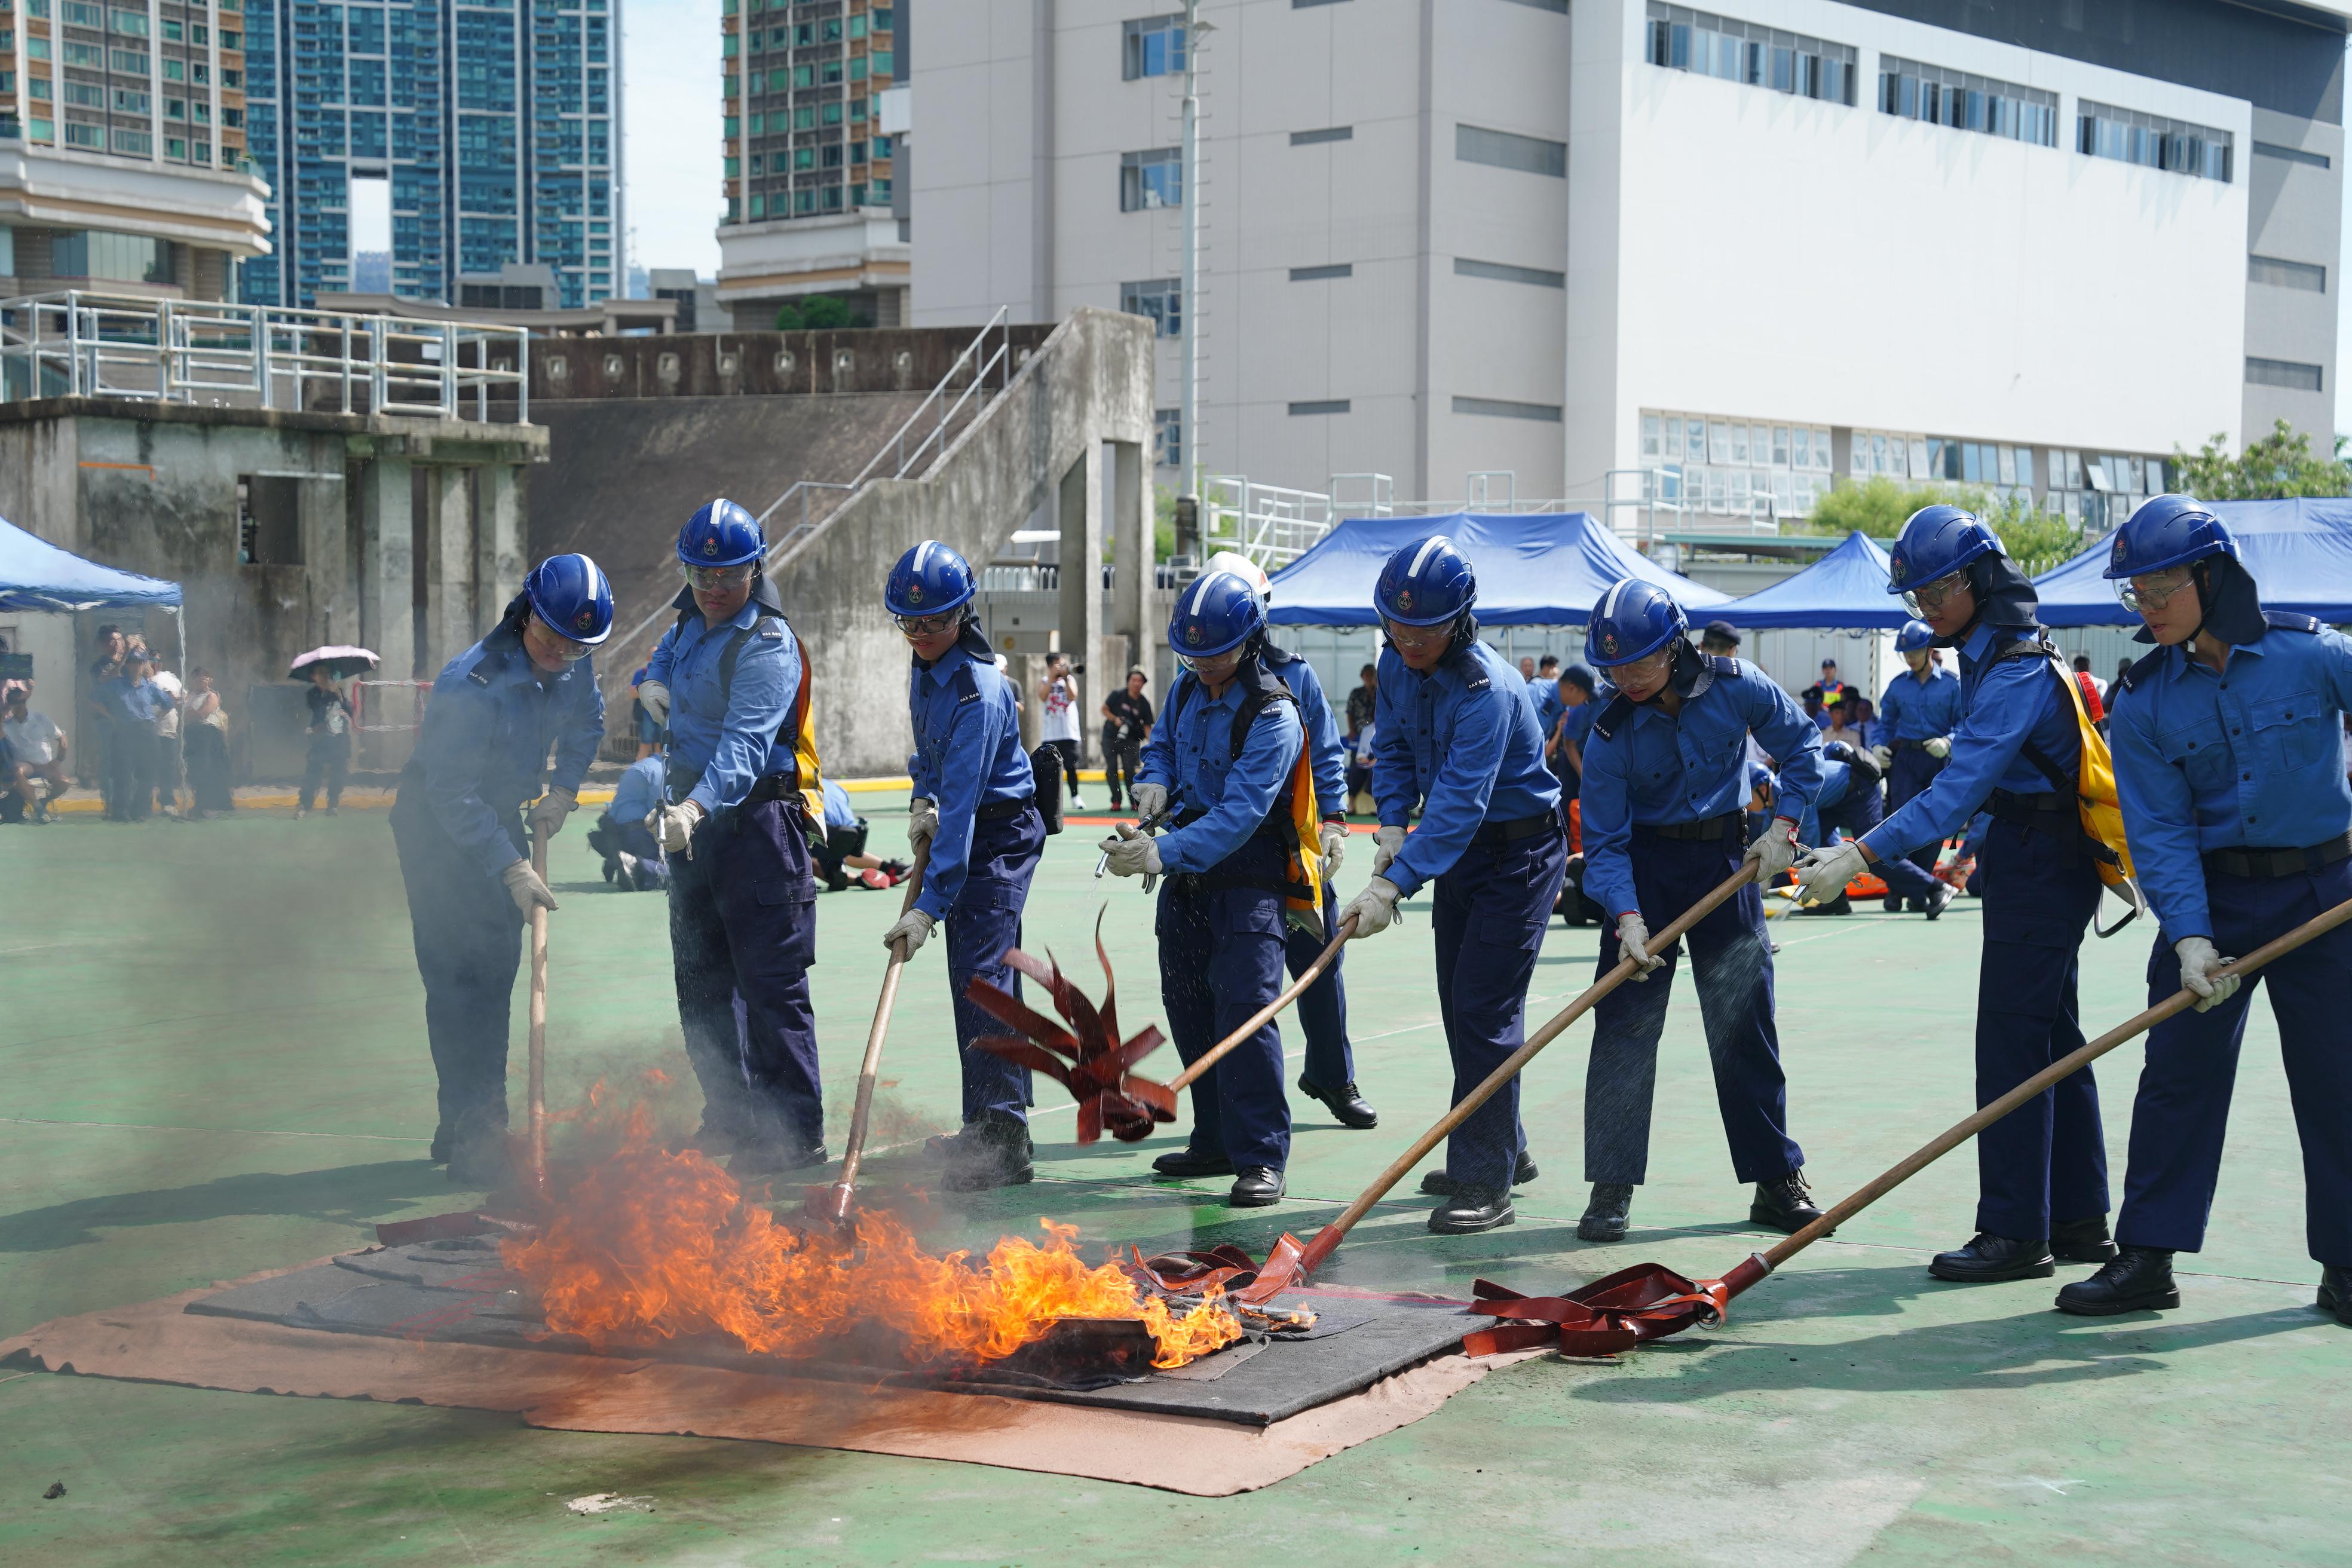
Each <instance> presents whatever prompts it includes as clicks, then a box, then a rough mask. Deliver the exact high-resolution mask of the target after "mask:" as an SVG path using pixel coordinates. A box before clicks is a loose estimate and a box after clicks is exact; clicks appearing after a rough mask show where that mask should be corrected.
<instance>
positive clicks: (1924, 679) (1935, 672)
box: [1808, 621, 1960, 914]
mask: <svg viewBox="0 0 2352 1568" xmlns="http://www.w3.org/2000/svg"><path fill="white" fill-rule="evenodd" d="M1935 646H1936V633H1935V629H1934V628H1933V627H1931V626H1928V625H1927V622H1925V621H1906V622H1904V623H1903V629H1902V630H1901V631H1898V632H1896V633H1895V652H1896V653H1898V654H1901V655H1902V656H1903V662H1904V663H1905V664H1906V665H1907V666H1909V667H1910V668H1908V669H1907V670H1906V671H1905V672H1904V673H1903V674H1901V675H1898V676H1896V677H1895V679H1892V680H1890V681H1888V682H1887V683H1886V694H1885V696H1884V697H1882V698H1881V699H1880V700H1879V703H1878V737H1879V740H1878V744H1876V745H1874V746H1873V747H1871V752H1872V754H1873V756H1874V758H1875V760H1876V761H1877V763H1878V766H1879V769H1880V771H1881V772H1883V773H1885V774H1886V809H1887V810H1888V811H1889V812H1896V811H1900V810H1902V809H1903V807H1904V806H1905V805H1907V804H1908V803H1909V801H1910V799H1911V797H1912V796H1913V795H1917V794H1918V793H1919V792H1920V791H1921V790H1923V789H1926V788H1927V784H1928V782H1929V781H1930V780H1932V779H1933V778H1934V777H1935V776H1936V775H1937V773H1941V772H1942V771H1943V767H1944V759H1945V758H1946V757H1948V756H1950V755H1951V754H1952V731H1954V730H1956V729H1958V727H1959V723H1960V678H1959V677H1958V676H1957V675H1954V674H1953V673H1952V672H1951V671H1950V670H1948V669H1945V668H1940V667H1939V666H1937V663H1936V660H1935V658H1934V655H1933V652H1932V650H1933V649H1934V647H1935ZM1808 842H1811V841H1810V840H1808ZM1938 847H1939V846H1937V845H1934V844H1929V845H1925V846H1923V847H1920V848H1917V849H1915V850H1913V851H1912V852H1911V853H1910V855H1909V856H1907V857H1906V858H1907V859H1909V860H1910V862H1911V863H1912V864H1913V865H1915V866H1916V867H1918V868H1919V869H1920V870H1922V871H1927V872H1933V871H1934V870H1935V869H1936V852H1937V848H1938ZM1886 885H1887V887H1888V889H1890V891H1889V892H1888V894H1887V898H1886V910H1887V912H1888V913H1889V914H1892V913H1894V912H1895V910H1898V909H1900V908H1901V907H1902V905H1903V897H1902V895H1901V894H1900V893H1898V892H1895V891H1893V890H1892V889H1894V887H1895V879H1893V878H1891V877H1890V878H1888V879H1886ZM1911 907H1912V909H1913V910H1915V911H1916V910H1918V909H1919V907H1920V905H1919V900H1917V899H1916V897H1915V898H1914V899H1913V900H1912V901H1911Z"/></svg>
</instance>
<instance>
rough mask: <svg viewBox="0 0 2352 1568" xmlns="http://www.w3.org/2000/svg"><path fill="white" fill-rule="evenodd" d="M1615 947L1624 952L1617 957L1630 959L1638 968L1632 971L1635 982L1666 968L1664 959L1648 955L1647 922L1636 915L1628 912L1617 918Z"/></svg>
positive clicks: (1648, 932) (1648, 937) (1648, 927)
mask: <svg viewBox="0 0 2352 1568" xmlns="http://www.w3.org/2000/svg"><path fill="white" fill-rule="evenodd" d="M1617 945H1618V946H1619V947H1620V948H1622V949H1623V950H1624V951H1623V952H1620V953H1619V954H1618V955H1617V956H1618V957H1619V958H1620V959H1621V960H1622V959H1627V958H1630V959H1632V960H1633V962H1634V963H1636V964H1637V965H1639V966H1640V967H1638V968H1636V969H1635V970H1634V971H1633V978H1634V979H1635V980H1636V981H1642V980H1647V979H1648V978H1649V977H1650V976H1651V975H1653V974H1654V973H1657V972H1658V971H1659V970H1661V969H1664V967H1665V966H1666V961H1665V960H1664V959H1663V958H1654V957H1652V956H1650V955H1649V954H1650V926H1649V922H1648V921H1644V920H1643V918H1642V917H1641V916H1640V915H1639V914H1638V913H1634V912H1632V911H1628V912H1627V913H1624V914H1622V915H1619V916H1618V917H1617Z"/></svg>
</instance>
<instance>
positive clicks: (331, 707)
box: [294, 664, 352, 817]
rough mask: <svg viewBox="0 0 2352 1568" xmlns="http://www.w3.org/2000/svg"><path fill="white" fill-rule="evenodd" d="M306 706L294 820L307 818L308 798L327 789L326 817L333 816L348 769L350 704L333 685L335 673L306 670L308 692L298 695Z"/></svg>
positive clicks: (316, 666) (316, 667)
mask: <svg viewBox="0 0 2352 1568" xmlns="http://www.w3.org/2000/svg"><path fill="white" fill-rule="evenodd" d="M302 697H303V700H304V701H306V702H307V703H309V704H310V725H309V728H308V731H307V733H308V734H309V735H310V754H309V755H308V756H307V757H306V758H304V759H303V763H302V794H301V796H300V798H299V801H298V803H297V804H296V805H295V807H294V815H295V816H298V817H302V816H310V800H311V797H312V796H314V795H317V794H318V793H319V786H320V784H322V783H323V784H325V785H326V786H327V815H328V816H336V815H337V809H336V808H337V807H339V806H341V805H342V803H343V777H344V775H345V774H346V773H350V772H351V767H352V704H351V700H350V699H349V698H347V697H345V696H344V695H343V693H342V689H341V688H340V687H338V686H337V685H336V684H335V672H334V671H333V670H331V669H329V668H327V667H326V666H325V665H323V664H314V665H312V666H311V667H310V690H308V691H306V692H304V693H303V694H302Z"/></svg>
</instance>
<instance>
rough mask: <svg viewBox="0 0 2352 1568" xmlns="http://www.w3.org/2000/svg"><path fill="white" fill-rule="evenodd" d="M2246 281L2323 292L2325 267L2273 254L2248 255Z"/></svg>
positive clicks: (2325, 284) (2325, 287)
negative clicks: (2285, 258) (2288, 259)
mask: <svg viewBox="0 0 2352 1568" xmlns="http://www.w3.org/2000/svg"><path fill="white" fill-rule="evenodd" d="M2246 281H2247V282H2249V283H2269V284H2272V285H2274V286H2275V287H2277V288H2281V289H2306V290H2308V291H2310V292H2311V293H2314V294H2325V293H2326V292H2327V268H2325V267H2318V266H2315V265H2313V264H2312V263H2311V262H2308V261H2287V260H2284V259H2282V258H2279V257H2275V256H2249V257H2247V258H2246Z"/></svg>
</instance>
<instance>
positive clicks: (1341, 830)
mask: <svg viewBox="0 0 2352 1568" xmlns="http://www.w3.org/2000/svg"><path fill="white" fill-rule="evenodd" d="M1322 849H1323V880H1324V881H1325V882H1327V883H1328V882H1329V881H1330V880H1331V879H1332V878H1334V877H1336V876H1338V875H1339V868H1340V867H1341V866H1342V865H1344V864H1346V862H1347V859H1348V825H1347V824H1346V823H1344V822H1327V823H1325V824H1324V825H1323V844H1322Z"/></svg>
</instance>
